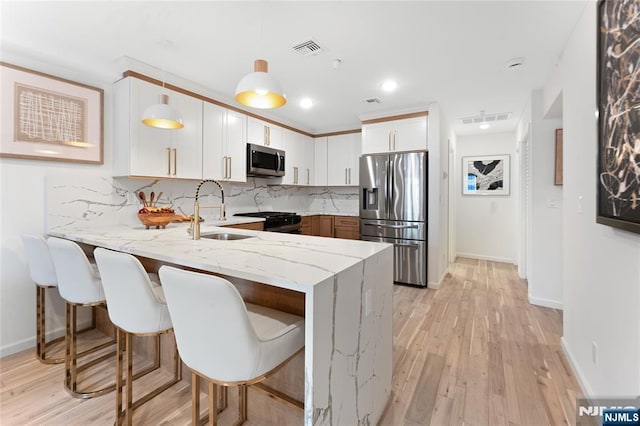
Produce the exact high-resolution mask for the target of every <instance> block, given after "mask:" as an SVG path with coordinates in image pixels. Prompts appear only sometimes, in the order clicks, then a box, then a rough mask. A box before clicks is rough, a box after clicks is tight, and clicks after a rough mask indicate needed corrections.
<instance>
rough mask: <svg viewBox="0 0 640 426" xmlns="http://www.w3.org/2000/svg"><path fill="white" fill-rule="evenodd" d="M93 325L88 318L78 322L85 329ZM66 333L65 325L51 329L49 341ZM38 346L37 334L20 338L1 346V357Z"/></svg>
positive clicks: (48, 336) (48, 334)
mask: <svg viewBox="0 0 640 426" xmlns="http://www.w3.org/2000/svg"><path fill="white" fill-rule="evenodd" d="M90 325H91V319H88V320H86V321H79V322H78V328H79V329H83V328H85V327H89V326H90ZM64 334H65V329H64V327H60V328H57V329H55V330H51V331H49V332H48V333H47V341H50V340H53V339H57V338H58V337H62V336H64ZM35 347H36V336H35V334H34V335H33V336H31V337H28V338H26V339H23V340H19V341H17V342H14V343H10V344H8V345H5V346H2V347H1V348H0V358H3V357H5V356H9V355H13V354H15V353H18V352H22V351H24V350H27V349H35ZM34 356H35V352H34Z"/></svg>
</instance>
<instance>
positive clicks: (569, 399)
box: [380, 259, 581, 426]
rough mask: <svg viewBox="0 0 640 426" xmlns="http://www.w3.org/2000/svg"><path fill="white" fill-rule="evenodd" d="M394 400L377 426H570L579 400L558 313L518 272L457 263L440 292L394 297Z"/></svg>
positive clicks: (410, 291) (406, 291) (399, 291)
mask: <svg viewBox="0 0 640 426" xmlns="http://www.w3.org/2000/svg"><path fill="white" fill-rule="evenodd" d="M393 304H394V316H393V322H394V323H393V330H394V342H393V343H394V346H393V363H394V365H393V371H394V378H393V391H392V392H393V393H392V399H391V402H390V404H389V406H388V407H387V410H386V412H385V414H384V417H383V419H382V421H381V422H380V423H381V425H384V426H391V425H394V426H395V425H433V426H441V425H491V426H494V425H532V426H539V425H563V424H566V425H573V424H575V410H576V408H575V405H576V397H579V396H581V390H580V387H579V386H578V383H577V381H576V378H575V377H574V375H573V372H572V371H571V369H570V368H569V367H568V363H567V361H566V359H565V357H564V354H563V353H562V349H561V347H560V337H561V336H562V311H559V310H555V309H548V308H542V307H537V306H533V305H530V304H529V303H528V301H527V288H526V283H525V282H524V281H523V280H521V279H519V278H518V275H517V271H516V268H515V266H513V265H509V264H504V263H496V262H487V261H480V260H471V259H458V261H457V262H456V263H455V264H453V265H452V267H451V274H450V276H448V277H447V279H446V280H445V282H444V283H443V286H442V288H441V289H440V290H437V291H434V290H426V291H424V290H416V289H414V288H410V287H401V286H396V288H395V290H394V301H393Z"/></svg>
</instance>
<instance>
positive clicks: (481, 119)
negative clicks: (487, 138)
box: [461, 112, 511, 124]
mask: <svg viewBox="0 0 640 426" xmlns="http://www.w3.org/2000/svg"><path fill="white" fill-rule="evenodd" d="M510 116H511V113H510V112H501V113H498V114H480V115H476V116H473V117H465V118H462V119H461V120H462V124H478V123H493V122H496V121H503V120H507V119H509V117H510Z"/></svg>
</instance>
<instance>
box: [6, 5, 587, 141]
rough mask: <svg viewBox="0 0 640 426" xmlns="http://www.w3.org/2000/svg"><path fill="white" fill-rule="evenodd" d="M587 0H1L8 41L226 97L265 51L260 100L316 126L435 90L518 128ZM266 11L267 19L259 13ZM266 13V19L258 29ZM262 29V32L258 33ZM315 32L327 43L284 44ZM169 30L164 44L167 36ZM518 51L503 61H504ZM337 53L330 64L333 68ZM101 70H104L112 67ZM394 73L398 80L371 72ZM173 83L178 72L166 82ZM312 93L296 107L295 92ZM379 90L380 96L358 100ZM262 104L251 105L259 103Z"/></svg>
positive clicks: (286, 118) (288, 118) (465, 111)
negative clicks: (310, 52) (270, 84)
mask: <svg viewBox="0 0 640 426" xmlns="http://www.w3.org/2000/svg"><path fill="white" fill-rule="evenodd" d="M584 6H585V2H583V1H515V0H514V1H492V2H488V1H421V2H419V1H413V2H401V1H373V2H371V1H368V2H365V1H337V2H329V1H320V2H307V1H298V2H293V1H281V2H276V1H264V2H262V4H261V3H260V2H254V1H247V2H244V1H242V2H212V1H208V2H205V1H196V2H178V1H156V2H138V1H135V2H134V1H129V2H114V1H109V2H100V1H84V2H51V1H48V2H25V1H18V2H14V1H2V3H1V30H0V31H1V33H0V34H1V36H2V42H3V49H4V48H7V47H12V48H18V49H19V50H20V51H29V52H33V54H34V55H41V56H44V57H50V58H55V60H56V61H57V62H62V63H66V64H70V65H72V64H77V66H79V67H81V69H87V70H98V69H99V70H102V74H103V75H106V74H108V75H109V76H110V77H109V78H112V79H113V80H115V79H116V78H117V76H118V73H119V72H120V71H122V69H118V66H120V67H121V65H118V64H122V63H123V62H122V58H123V57H129V58H133V59H134V60H135V61H139V62H142V63H145V64H149V65H151V66H153V67H156V68H157V69H162V68H163V67H164V68H165V70H166V72H167V75H168V77H167V80H169V81H171V78H172V77H171V76H172V75H175V76H180V77H182V78H184V79H187V80H189V81H191V82H194V83H196V84H197V85H200V86H204V87H206V88H207V89H209V90H210V91H211V93H215V94H217V95H219V97H220V98H222V99H223V100H225V99H227V100H232V99H233V94H234V91H235V86H236V84H237V83H238V81H239V80H240V78H241V77H242V76H243V75H245V74H246V73H248V72H250V71H252V70H253V61H254V60H255V59H257V58H259V57H264V58H265V59H267V60H268V61H269V71H270V72H271V73H272V74H273V75H274V76H275V77H276V78H278V79H279V80H280V82H281V84H282V85H283V86H284V87H285V91H286V93H287V97H288V103H287V104H286V105H285V106H284V107H282V108H280V109H278V110H272V111H268V112H265V113H264V115H267V116H269V117H271V118H274V119H276V120H279V121H282V122H285V123H288V124H292V125H294V126H296V127H298V128H301V129H303V130H307V131H310V132H313V133H322V132H329V131H337V130H345V129H353V128H358V127H360V119H361V118H362V117H368V116H372V115H382V114H386V113H395V112H398V111H403V110H411V109H412V108H415V107H417V106H424V105H427V104H429V103H432V102H439V103H440V105H441V111H442V113H443V115H444V116H445V117H446V119H447V120H450V121H451V123H452V124H453V125H454V126H455V130H456V133H458V134H469V133H478V132H479V130H478V129H477V125H475V126H474V125H467V126H463V125H462V124H460V120H459V119H460V118H462V117H467V116H474V115H478V114H480V111H481V110H484V111H485V112H486V113H487V114H492V113H502V112H511V113H513V114H512V118H511V119H510V120H508V121H506V122H503V123H502V124H501V125H500V126H494V127H493V128H492V129H490V130H489V132H491V131H507V130H513V129H514V128H515V125H516V123H517V120H518V119H519V117H520V114H521V112H522V110H523V108H524V105H525V102H526V99H527V98H528V96H529V95H530V93H531V91H532V90H534V89H537V88H541V87H542V86H543V85H544V83H545V82H546V81H547V79H548V78H549V76H550V75H551V73H552V71H553V68H554V67H555V66H556V64H557V63H558V61H559V59H560V57H561V54H562V50H563V48H564V45H565V42H566V40H567V39H568V37H569V35H570V33H571V31H572V29H573V27H574V25H575V23H576V22H577V20H578V18H579V16H580V14H581V13H582V11H583V9H584ZM261 15H262V18H261ZM261 24H262V30H261ZM261 34H262V35H261ZM309 38H314V39H315V40H316V41H318V42H319V43H320V44H321V46H322V47H324V48H325V49H326V51H324V52H321V53H319V54H317V55H316V56H308V57H301V56H299V55H297V54H296V53H294V52H293V50H292V49H291V48H292V46H293V45H295V44H297V43H298V42H301V41H304V40H307V39H309ZM166 41H168V43H167V42H166ZM514 57H525V58H526V64H525V66H524V67H522V68H521V69H519V70H517V71H508V70H507V67H506V62H507V61H508V60H509V59H511V58H514ZM336 58H340V59H342V65H341V66H340V68H339V69H338V70H334V69H333V67H332V64H333V61H334V59H336ZM109 73H110V74H109ZM386 78H392V79H395V80H397V82H398V84H399V86H398V89H397V90H396V91H395V92H394V93H390V94H389V93H384V92H383V91H382V90H381V88H380V84H381V83H382V81H383V80H384V79H386ZM175 82H176V83H177V81H175ZM303 96H309V97H311V98H312V99H313V100H314V102H315V106H314V107H313V108H312V109H310V110H302V109H301V108H300V107H299V106H298V101H299V99H300V98H301V97H303ZM370 97H379V98H381V99H382V101H383V103H381V104H377V105H376V104H374V105H370V104H365V103H363V102H362V101H363V100H364V99H366V98H370ZM257 112H258V113H260V112H259V111H257Z"/></svg>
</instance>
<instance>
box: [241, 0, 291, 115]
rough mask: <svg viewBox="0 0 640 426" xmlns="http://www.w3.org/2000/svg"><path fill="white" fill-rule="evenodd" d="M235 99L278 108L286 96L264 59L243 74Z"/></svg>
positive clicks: (285, 99) (252, 105)
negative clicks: (249, 71) (247, 72)
mask: <svg viewBox="0 0 640 426" xmlns="http://www.w3.org/2000/svg"><path fill="white" fill-rule="evenodd" d="M262 39H263V34H262V1H260V52H261V53H262ZM236 101H238V102H239V103H240V104H242V105H245V106H248V107H253V108H261V109H269V108H279V107H281V106H283V105H284V104H286V103H287V96H286V95H285V94H284V91H283V90H282V86H280V83H278V81H277V80H276V79H275V78H273V77H272V76H271V75H270V74H269V65H268V63H267V61H266V60H264V59H257V60H256V61H255V62H254V63H253V72H252V73H249V74H247V75H245V76H244V77H243V78H242V80H240V82H239V83H238V86H237V87H236Z"/></svg>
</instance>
